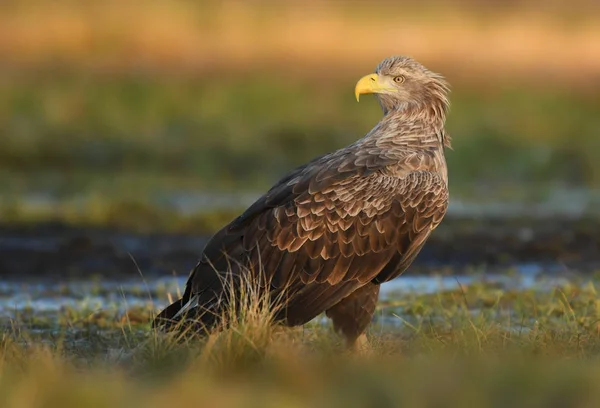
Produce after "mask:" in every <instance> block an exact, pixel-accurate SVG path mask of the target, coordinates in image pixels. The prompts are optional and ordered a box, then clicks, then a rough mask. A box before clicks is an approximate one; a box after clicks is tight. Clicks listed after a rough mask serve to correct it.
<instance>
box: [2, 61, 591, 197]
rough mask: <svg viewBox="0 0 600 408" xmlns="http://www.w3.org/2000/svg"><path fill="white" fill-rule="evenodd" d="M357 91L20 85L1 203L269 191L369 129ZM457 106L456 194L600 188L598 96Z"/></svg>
mask: <svg viewBox="0 0 600 408" xmlns="http://www.w3.org/2000/svg"><path fill="white" fill-rule="evenodd" d="M353 85H354V82H353V81H352V80H347V79H343V80H337V81H336V80H331V79H328V80H322V81H302V80H294V79H293V78H286V77H285V76H284V75H281V74H280V75H278V76H269V75H266V74H265V75H262V76H260V75H254V76H247V75H246V76H224V77H220V76H219V75H217V74H210V75H198V76H160V75H156V74H144V73H134V72H132V73H131V74H118V75H99V74H98V75H93V74H88V75H82V74H81V73H61V72H42V73H39V74H38V75H33V74H31V73H28V74H22V75H21V74H17V73H13V74H11V75H8V76H5V77H4V79H3V80H2V84H1V87H2V92H1V93H0V138H1V140H2V149H0V191H1V192H2V194H6V196H11V195H18V194H22V193H23V192H26V191H28V190H39V189H43V188H44V187H48V186H50V187H51V190H52V191H53V193H54V194H61V193H65V194H69V193H73V192H77V193H81V192H85V191H86V190H91V191H93V190H94V189H95V187H96V186H98V185H104V186H105V187H106V190H105V191H106V193H107V194H115V195H119V194H121V193H120V192H119V191H121V192H122V193H123V194H127V193H133V194H135V193H140V192H141V191H143V190H145V191H148V189H155V188H156V189H159V190H160V189H164V188H181V189H187V190H204V189H209V190H211V189H212V190H214V189H217V190H230V189H235V190H237V191H239V190H247V191H252V190H256V189H264V188H266V187H268V186H269V185H270V184H271V183H272V182H274V181H275V180H276V179H277V178H278V177H280V176H281V175H283V174H284V173H285V172H286V171H288V170H290V169H292V168H293V167H294V166H296V165H298V164H301V163H303V162H305V161H307V160H310V159H311V158H313V157H315V156H317V155H320V154H323V153H326V152H329V151H332V150H335V149H337V148H340V147H342V146H344V145H346V144H349V143H351V142H352V141H354V140H356V139H358V138H360V137H361V136H362V135H364V134H365V133H366V132H367V131H368V130H370V129H371V127H372V126H374V125H375V123H376V122H377V121H378V120H379V118H380V116H381V113H380V111H379V106H378V104H377V103H376V102H375V100H373V99H369V98H365V99H364V100H363V101H361V103H359V104H357V103H356V102H355V101H354V99H353V97H352V89H353ZM451 101H452V109H451V113H450V116H449V119H448V125H447V127H448V129H449V132H450V134H451V135H452V137H453V146H454V150H453V151H449V152H448V154H447V160H448V163H449V167H450V174H451V183H452V187H453V188H454V189H455V191H458V192H461V191H462V192H465V193H468V191H469V190H471V189H472V188H473V187H474V186H477V185H481V184H485V185H486V186H488V187H489V186H502V185H506V184H508V185H510V184H518V185H521V186H525V187H526V188H536V187H539V188H544V187H545V186H553V185H556V184H563V185H564V184H566V185H569V186H583V187H599V186H600V161H598V160H597V158H598V152H600V138H599V137H598V136H600V115H599V114H598V106H600V94H598V93H595V92H583V91H581V92H572V91H569V90H568V89H561V88H560V87H554V88H541V87H530V88H527V87H525V86H523V85H519V86H517V85H514V86H510V85H503V86H494V87H480V88H477V87H473V86H471V87H469V86H463V84H460V83H459V84H455V86H454V87H453V92H452V94H451ZM119 180H128V182H127V183H120V182H119ZM100 191H103V190H100Z"/></svg>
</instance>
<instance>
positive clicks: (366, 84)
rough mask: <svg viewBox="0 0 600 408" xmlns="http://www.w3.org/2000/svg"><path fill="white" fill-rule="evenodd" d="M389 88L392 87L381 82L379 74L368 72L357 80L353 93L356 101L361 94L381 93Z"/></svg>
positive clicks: (389, 89)
mask: <svg viewBox="0 0 600 408" xmlns="http://www.w3.org/2000/svg"><path fill="white" fill-rule="evenodd" d="M391 90H393V89H392V88H390V87H387V86H385V85H384V84H382V80H381V77H380V76H379V75H377V74H369V75H365V76H364V77H362V78H361V79H359V80H358V82H357V83H356V87H355V88H354V95H355V96H356V100H357V101H358V100H359V97H360V95H361V94H370V93H381V92H384V91H391Z"/></svg>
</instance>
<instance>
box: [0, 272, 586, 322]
mask: <svg viewBox="0 0 600 408" xmlns="http://www.w3.org/2000/svg"><path fill="white" fill-rule="evenodd" d="M578 278H581V276H578V275H573V274H571V275H566V274H564V273H562V272H560V270H559V268H558V267H556V268H555V269H554V271H551V270H549V269H548V268H547V267H542V266H540V265H537V264H523V265H520V266H518V267H517V268H515V269H514V271H513V272H512V273H511V274H496V273H490V274H483V273H479V274H472V275H457V276H410V275H405V276H401V277H399V278H397V279H395V280H393V281H391V282H388V283H386V284H384V285H382V289H381V299H382V300H390V299H396V298H401V297H403V296H407V295H411V294H412V295H414V294H426V293H436V292H441V291H450V290H456V289H459V288H461V287H463V288H464V287H466V286H469V285H473V284H477V283H485V284H490V285H494V286H498V287H499V288H502V289H504V290H523V289H534V290H540V291H549V290H552V289H553V288H556V287H561V286H566V285H568V284H569V283H570V282H571V281H573V280H575V279H578ZM186 279H187V277H185V276H182V277H178V278H175V277H167V278H158V279H149V280H142V278H139V279H137V280H102V281H98V282H96V281H90V280H87V281H86V280H80V281H73V282H69V283H64V284H56V283H33V282H23V281H4V282H0V316H1V317H4V318H7V317H8V318H10V317H13V316H14V315H15V314H16V313H17V312H18V311H22V310H27V309H30V310H34V311H36V312H46V313H48V312H50V313H53V312H60V311H61V310H63V309H64V308H69V309H71V310H82V311H100V310H104V311H118V312H125V311H127V310H128V309H129V308H132V307H144V308H152V309H155V310H157V309H160V308H162V307H164V306H165V305H166V304H167V303H168V300H167V296H166V294H167V293H169V294H171V296H172V297H174V298H176V297H177V296H178V294H179V293H181V292H182V291H183V289H184V286H185V281H186ZM588 279H589V277H588Z"/></svg>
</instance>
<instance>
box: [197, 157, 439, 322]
mask: <svg viewBox="0 0 600 408" xmlns="http://www.w3.org/2000/svg"><path fill="white" fill-rule="evenodd" d="M340 153H343V154H340ZM423 162H424V161H423V160H422V159H419V160H416V161H415V158H414V157H412V156H410V157H409V156H407V157H406V161H405V166H404V168H403V169H402V171H401V172H400V174H399V175H400V177H398V175H388V174H386V171H384V170H385V169H386V166H387V165H390V164H392V163H393V164H395V165H396V164H397V163H398V158H397V157H396V158H393V159H388V158H386V157H381V156H378V157H372V155H371V156H360V155H359V154H357V153H356V152H353V151H342V152H338V153H337V155H330V156H324V157H322V158H320V159H317V160H316V161H314V162H312V163H309V164H308V165H306V166H304V167H301V168H299V169H297V170H296V171H294V172H292V173H291V174H290V175H289V176H288V177H286V178H284V179H283V180H281V181H280V182H279V183H278V184H277V185H275V186H274V187H273V188H272V189H271V190H270V191H269V192H268V193H267V194H266V195H265V196H263V197H261V198H260V199H259V200H258V201H257V202H256V203H254V204H253V205H252V206H251V207H250V208H249V209H248V210H247V211H246V212H245V213H244V214H242V215H241V216H240V217H238V218H237V219H236V220H234V221H233V222H232V223H231V224H229V225H228V226H226V227H225V228H223V229H222V230H221V231H220V232H219V233H217V234H216V235H215V237H213V239H212V240H211V241H210V242H209V244H208V245H207V247H206V249H205V251H204V255H203V259H202V261H201V262H200V263H199V264H198V266H197V267H196V269H195V270H194V271H193V272H192V275H191V276H190V279H189V281H188V290H187V291H186V292H187V293H188V295H189V292H191V293H202V292H206V291H207V290H208V291H210V290H211V288H214V290H217V286H218V283H217V282H218V281H219V279H220V278H221V277H220V276H218V275H223V274H228V273H231V269H232V268H233V269H234V274H235V273H237V272H239V271H240V270H242V269H244V270H245V268H237V269H236V262H240V263H241V264H242V265H243V266H244V267H248V266H249V269H250V270H254V271H256V270H261V271H262V272H263V273H264V278H266V279H265V280H263V281H262V282H266V283H267V285H270V289H271V290H273V291H278V290H282V289H283V288H286V290H289V291H290V293H289V295H288V304H287V307H286V309H285V314H286V316H285V317H286V318H287V320H288V323H289V324H301V323H304V322H306V321H308V320H310V319H312V318H313V317H314V316H316V315H318V314H319V313H321V312H323V311H325V310H326V309H327V308H329V307H331V306H332V305H334V304H335V303H337V302H338V301H339V300H341V299H342V298H344V297H346V296H347V295H348V294H349V293H351V292H352V291H353V290H355V289H356V288H358V287H360V286H362V285H364V284H366V283H368V282H370V281H373V280H376V281H377V282H383V281H386V280H389V279H392V278H393V277H395V276H397V275H399V274H400V273H402V272H403V271H404V270H405V269H406V267H408V265H409V264H410V262H412V260H413V259H414V257H415V256H416V254H417V253H418V251H419V250H420V248H421V247H422V245H423V243H424V242H425V240H426V238H427V237H428V236H429V234H430V232H431V230H432V229H433V228H435V226H437V225H438V224H439V222H440V221H441V219H442V217H443V215H444V213H445V211H446V206H447V200H448V193H447V188H446V183H445V182H444V180H443V179H442V177H441V176H440V175H438V174H437V173H434V172H431V171H427V170H420V169H418V168H417V169H414V167H415V166H414V164H411V163H418V164H419V165H421V164H422V163H423ZM225 253H226V255H224V254H225ZM232 261H233V262H232ZM215 270H216V271H218V273H215ZM228 271H229V272H228Z"/></svg>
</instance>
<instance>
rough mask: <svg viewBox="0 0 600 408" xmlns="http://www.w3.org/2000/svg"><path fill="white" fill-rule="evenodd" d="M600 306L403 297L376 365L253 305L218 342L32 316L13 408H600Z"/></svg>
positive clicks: (495, 297)
mask: <svg viewBox="0 0 600 408" xmlns="http://www.w3.org/2000/svg"><path fill="white" fill-rule="evenodd" d="M161 296H164V294H162V295H161ZM254 305H256V304H254ZM599 305H600V304H599V303H598V299H597V293H596V289H595V286H594V285H593V284H592V283H589V282H585V281H582V282H573V283H572V284H570V285H567V286H564V287H562V288H557V289H555V290H552V291H549V292H541V291H537V290H533V289H528V290H510V289H507V288H502V287H498V286H494V285H491V284H477V285H472V286H467V287H462V288H460V289H457V290H453V291H446V292H441V293H438V294H433V295H416V294H414V295H402V296H401V295H398V296H394V297H392V298H391V299H390V300H389V301H387V302H383V303H382V304H381V305H380V306H381V307H380V310H379V311H378V319H377V321H376V322H375V323H374V325H373V327H372V328H371V331H370V339H371V342H372V345H373V353H372V354H371V355H370V356H362V357H360V356H355V357H352V356H349V355H347V354H346V353H345V351H344V349H343V347H342V345H341V342H340V340H339V338H338V337H337V336H336V335H334V334H333V333H332V331H331V329H330V328H329V327H328V326H322V325H319V324H316V323H313V324H310V325H308V326H307V327H306V328H304V329H280V328H271V327H270V326H269V325H266V324H265V323H266V321H267V320H268V311H265V310H263V309H261V308H260V307H258V308H257V307H253V306H252V303H250V304H249V305H246V306H248V307H246V308H245V310H246V311H248V313H246V314H245V317H244V318H243V319H241V320H239V321H237V322H234V323H233V324H232V325H231V326H230V327H229V328H228V329H227V330H224V331H221V332H215V333H213V334H211V335H210V336H209V337H208V338H189V337H184V338H179V339H178V338H177V337H176V336H173V335H172V336H165V335H157V334H155V333H153V332H151V331H150V330H149V323H148V321H149V319H150V318H151V317H152V314H153V310H152V309H151V308H138V309H132V310H130V311H128V313H125V314H123V313H119V312H106V313H91V312H90V311H87V312H86V311H74V310H69V309H68V308H67V309H65V310H63V312H61V314H60V317H59V318H58V319H56V317H53V318H50V317H48V318H47V320H46V321H45V322H44V318H43V317H41V316H40V315H38V314H36V313H29V314H28V313H21V314H19V315H17V316H16V317H15V318H14V319H13V320H12V321H11V322H7V321H6V320H5V321H4V324H5V327H6V329H5V330H4V333H3V334H2V336H1V337H0V390H1V391H2V392H0V403H1V404H2V406H3V407H4V406H5V407H15V408H21V407H30V406H35V407H38V406H43V407H45V406H59V405H60V406H107V405H109V404H110V405H111V406H126V404H131V403H133V404H134V405H148V406H164V405H161V404H165V403H166V402H167V401H168V402H169V403H170V404H175V403H177V404H188V405H189V404H197V403H200V402H202V403H203V404H209V405H211V406H215V404H216V406H255V405H256V404H258V406H315V405H316V406H332V405H333V406H338V405H344V406H365V404H367V402H370V403H371V404H373V403H376V405H379V404H381V405H383V406H411V407H412V406H415V407H417V406H423V405H422V404H425V405H424V406H439V405H435V404H440V403H441V404H442V406H449V407H454V406H456V407H460V406H465V404H467V403H468V402H470V403H471V404H475V405H474V406H509V405H510V406H514V405H513V404H517V403H519V404H524V405H522V406H536V405H535V404H541V405H538V406H548V404H550V403H552V404H558V405H557V406H595V404H597V403H598V402H599V401H600V399H599V398H600V394H599V393H598V391H597V390H598V385H599V383H600V372H599V371H598V368H597V363H596V361H597V357H598V355H599V352H600V328H599V327H600V326H599V325H598V321H599V318H600V306H599ZM384 321H385V324H382V322H384ZM394 322H396V323H395V324H394ZM559 402H560V403H559ZM53 404H59V405H53ZM432 404H433V405H432ZM532 404H533V405H532ZM369 405H370V404H369Z"/></svg>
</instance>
